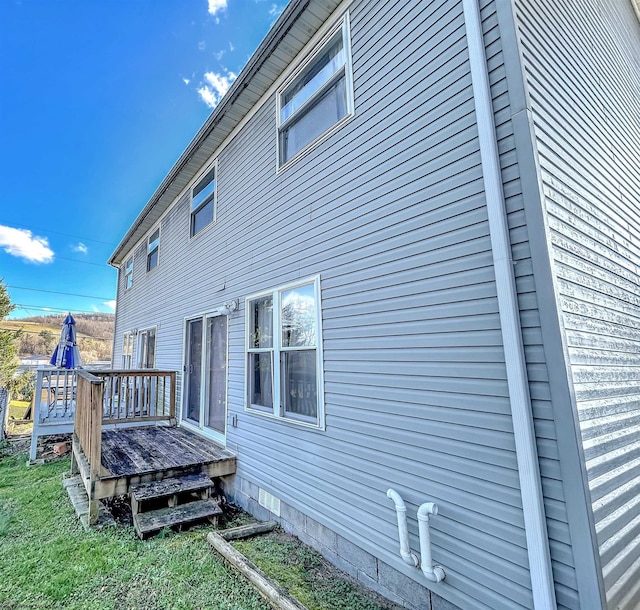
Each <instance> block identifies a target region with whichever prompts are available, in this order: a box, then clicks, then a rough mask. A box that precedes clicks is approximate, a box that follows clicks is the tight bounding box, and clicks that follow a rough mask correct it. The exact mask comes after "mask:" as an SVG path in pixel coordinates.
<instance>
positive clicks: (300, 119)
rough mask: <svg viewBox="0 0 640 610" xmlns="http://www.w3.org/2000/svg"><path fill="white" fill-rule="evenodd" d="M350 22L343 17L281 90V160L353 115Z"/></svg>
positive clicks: (279, 125)
mask: <svg viewBox="0 0 640 610" xmlns="http://www.w3.org/2000/svg"><path fill="white" fill-rule="evenodd" d="M350 57H351V56H350V50H349V22H348V19H347V17H346V16H345V18H344V19H343V20H342V22H341V23H340V25H339V26H337V27H336V28H335V29H334V30H333V32H332V33H331V34H330V36H329V38H328V40H326V42H324V43H323V44H322V46H321V47H320V49H318V50H317V51H316V52H315V54H314V55H313V56H311V58H310V59H309V60H308V61H306V62H305V63H304V64H303V65H302V67H301V68H300V70H298V71H297V72H296V73H295V74H294V75H293V78H292V79H291V80H290V81H289V82H288V83H287V84H286V85H285V86H284V88H283V89H281V90H280V92H279V93H278V109H279V110H278V137H279V141H278V149H279V163H280V165H283V164H285V163H286V162H287V161H289V159H291V158H292V157H294V156H295V155H296V154H298V153H299V152H300V151H301V150H302V149H303V148H305V147H306V146H307V145H308V144H311V143H312V142H314V141H315V140H316V139H318V138H319V137H320V136H321V135H323V134H324V133H326V132H327V131H328V130H329V129H330V128H331V127H333V126H334V125H335V124H336V123H338V122H339V121H341V120H342V119H343V118H345V117H346V116H348V115H350V114H353V86H352V75H351V59H350Z"/></svg>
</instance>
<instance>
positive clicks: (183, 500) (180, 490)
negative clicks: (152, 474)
mask: <svg viewBox="0 0 640 610" xmlns="http://www.w3.org/2000/svg"><path fill="white" fill-rule="evenodd" d="M212 487H213V483H212V481H211V479H210V478H209V477H208V476H207V475H206V474H204V473H200V474H187V475H183V476H179V477H174V478H167V479H162V480H160V481H153V482H151V483H142V484H140V485H136V486H135V487H133V488H132V490H131V512H132V514H133V525H134V527H135V529H136V532H137V533H138V536H140V538H145V537H147V536H149V535H151V534H153V533H155V532H159V531H160V530H162V529H163V528H165V527H180V526H182V525H186V524H189V523H193V522H194V521H201V520H203V519H209V521H211V522H212V523H213V524H214V525H216V524H217V520H218V516H219V515H221V514H222V510H221V508H220V506H219V505H218V503H217V502H216V501H215V500H214V499H212V498H211V488H212Z"/></svg>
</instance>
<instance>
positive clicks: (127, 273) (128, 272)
mask: <svg viewBox="0 0 640 610" xmlns="http://www.w3.org/2000/svg"><path fill="white" fill-rule="evenodd" d="M131 286H133V256H132V257H130V258H128V259H127V260H126V261H125V263H124V287H125V288H126V289H127V290H128V289H129V288H131Z"/></svg>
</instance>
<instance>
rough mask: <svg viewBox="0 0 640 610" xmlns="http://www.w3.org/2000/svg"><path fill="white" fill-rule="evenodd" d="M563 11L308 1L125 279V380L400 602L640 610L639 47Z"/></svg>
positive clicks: (192, 167)
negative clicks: (405, 553) (173, 411)
mask: <svg viewBox="0 0 640 610" xmlns="http://www.w3.org/2000/svg"><path fill="white" fill-rule="evenodd" d="M521 4H522V5H521ZM564 4H565V3H563V2H561V1H560V0H557V1H556V2H553V3H552V2H549V3H545V4H544V6H543V5H542V3H539V5H538V3H532V2H526V3H519V2H516V3H515V6H513V7H512V6H511V4H509V3H504V2H498V1H492V0H487V1H483V2H480V3H479V4H478V3H477V2H476V0H471V1H467V0H465V1H464V2H461V1H459V0H439V1H436V2H421V1H419V0H414V1H408V2H404V3H398V4H397V5H393V6H392V5H390V4H389V3H386V2H382V1H379V2H376V1H366V2H365V1H364V0H353V1H351V2H342V3H338V2H335V1H329V0H325V1H323V2H319V1H314V0H312V1H311V2H297V1H295V0H294V1H292V2H291V3H290V4H289V5H288V7H287V8H286V9H285V11H284V12H283V14H282V16H281V17H280V19H279V20H278V21H277V22H276V24H275V25H274V26H273V28H272V30H271V31H270V32H269V34H268V35H267V37H266V38H265V41H264V42H263V43H262V45H261V46H260V48H259V49H258V50H257V51H256V53H255V54H254V56H253V57H252V58H251V59H250V60H249V63H248V64H247V66H246V68H245V69H244V70H243V72H242V73H241V74H240V76H239V77H238V79H237V81H236V82H235V83H234V85H233V86H232V88H231V90H230V91H229V93H228V94H227V96H226V97H225V98H224V99H223V100H222V102H221V103H220V105H219V106H218V107H217V108H216V109H215V110H214V112H213V113H212V115H211V117H210V118H209V119H208V121H207V122H206V124H205V125H204V126H203V127H202V129H201V130H200V132H199V133H198V134H197V136H196V137H195V138H194V140H193V141H192V143H191V144H190V146H189V147H188V149H187V150H186V151H185V153H184V154H183V155H182V157H181V158H180V159H179V161H178V162H177V163H176V165H175V166H174V168H173V169H172V171H171V172H170V174H169V175H168V176H167V178H166V179H165V181H164V182H163V184H162V185H161V186H160V187H159V188H158V190H157V192H156V194H155V195H154V197H153V198H152V199H151V200H150V202H149V203H148V204H147V206H146V207H145V208H144V210H143V211H142V213H141V214H140V216H139V217H138V219H137V221H136V223H134V225H133V226H132V228H131V229H130V231H129V232H128V234H127V235H126V236H125V238H124V239H123V241H122V242H121V244H120V246H119V247H118V249H117V250H116V252H115V253H114V255H113V257H112V259H111V261H110V262H111V263H112V264H114V265H116V266H117V267H118V268H119V281H118V307H117V315H116V351H115V354H114V366H116V367H120V366H122V367H123V368H137V367H148V368H153V367H155V368H161V369H168V370H177V371H182V374H181V375H179V376H178V377H179V382H178V385H179V387H178V404H179V405H180V417H181V425H182V426H184V427H185V428H188V429H190V430H192V431H195V432H198V433H200V434H202V435H203V436H205V437H207V438H209V439H211V442H212V443H214V442H215V443H219V444H223V445H225V446H226V447H227V448H229V449H230V450H231V451H233V452H234V453H235V454H236V456H237V468H238V470H237V474H236V475H235V476H233V477H232V478H230V479H229V481H228V486H229V493H230V495H232V496H233V498H234V499H235V501H236V502H238V503H240V504H241V505H242V506H244V507H246V508H247V509H248V510H250V511H251V512H252V513H254V514H256V515H257V516H258V517H261V518H274V517H275V518H277V519H279V520H280V521H281V522H282V523H283V525H284V526H285V527H286V528H287V529H288V530H289V531H292V532H294V533H295V534H296V535H298V536H300V537H301V538H302V539H303V540H304V541H305V542H308V543H310V544H312V545H313V546H315V547H316V548H318V549H320V550H321V551H322V552H323V554H325V556H326V557H328V558H329V559H330V560H331V561H333V562H334V563H335V564H336V565H338V566H339V567H341V568H342V569H344V570H346V571H347V572H349V573H350V574H352V575H353V576H354V577H356V578H358V579H359V580H361V581H362V582H364V583H365V584H366V585H368V586H370V587H372V588H374V589H376V590H378V591H380V592H382V593H383V594H385V595H386V596H387V597H389V598H390V599H394V600H396V601H398V602H401V603H405V604H407V605H408V606H409V607H414V608H431V607H433V608H445V607H450V606H449V604H453V605H454V606H458V607H460V608H474V609H476V608H487V609H497V608H505V609H513V608H534V607H535V608H545V607H554V606H557V607H559V608H574V609H575V608H585V609H586V608H601V607H603V606H604V605H605V604H608V605H609V607H611V608H615V607H620V608H633V607H635V606H636V605H637V604H638V602H639V596H640V589H639V588H638V581H640V577H639V574H640V543H639V540H638V537H639V535H640V531H639V528H640V523H639V521H638V519H639V517H638V512H639V511H638V510H637V505H636V502H637V500H636V498H637V495H638V494H637V490H638V485H640V466H639V464H638V457H637V451H638V448H637V444H638V434H637V433H638V427H639V426H640V423H639V422H640V393H639V391H638V373H637V371H638V370H639V369H638V367H639V366H640V345H639V344H640V337H639V336H638V332H637V320H638V318H640V303H639V302H638V300H637V294H638V285H639V283H640V280H639V277H638V268H639V266H638V265H639V263H640V261H639V260H638V254H639V252H638V251H639V248H638V235H639V233H640V218H639V217H638V201H639V193H640V185H639V175H640V172H638V161H637V159H638V158H640V133H639V129H640V128H639V125H640V102H639V100H640V69H639V66H640V59H639V55H640V53H639V50H638V49H639V46H640V45H639V44H638V43H639V41H640V24H639V23H638V20H637V19H636V17H635V15H634V13H633V8H632V5H631V4H630V3H628V2H622V3H621V4H622V5H624V6H619V5H618V3H614V2H613V0H610V1H609V0H600V1H599V2H596V3H586V2H585V3H584V6H582V7H581V9H580V10H579V11H578V10H577V9H576V7H575V3H574V2H572V3H571V8H567V7H566V6H564ZM566 4H567V5H568V4H569V3H568V2H567V3H566ZM476 9H477V10H476ZM558 29H560V31H558ZM561 34H562V35H561ZM584 40H593V41H594V42H593V44H591V45H589V46H588V47H586V46H585V45H584V44H581V41H584ZM583 47H584V48H583ZM483 79H485V80H486V82H484V81H483ZM572 79H575V82H573V80H572ZM605 81H606V82H605ZM483 96H484V98H485V99H484V102H487V103H488V105H487V103H485V104H484V106H483ZM487 108H488V109H489V110H488V112H489V115H490V116H489V117H488V118H489V121H487V117H486V114H485V115H483V112H485V113H486V111H487ZM483 109H484V110H483ZM491 120H492V121H493V123H494V126H492V125H490V122H491ZM487 126H488V128H487ZM492 159H494V161H495V163H494V167H493V177H494V179H493V182H492V178H491V175H492V165H491V161H492ZM500 209H502V210H503V211H502V219H503V220H504V223H505V225H504V228H503V232H502V242H501V236H500V231H499V229H500V220H499V219H498V220H496V213H497V212H496V210H498V211H499V210H500ZM501 243H502V245H503V246H505V245H506V248H507V251H508V253H507V258H505V257H503V256H500V255H499V254H498V253H499V248H500V246H501ZM508 259H509V260H508ZM505 263H506V264H505ZM509 291H511V295H509ZM505 295H506V296H505ZM509 299H511V300H509ZM509 308H511V310H512V311H511V315H510V312H509ZM505 354H507V356H505ZM520 356H521V357H522V360H521V361H520V360H519V358H520ZM519 361H520V362H521V366H520V370H519V369H518V366H517V363H518V362H519ZM558 439H561V442H559V441H558ZM389 488H393V489H394V490H395V491H397V492H398V493H399V494H400V495H401V497H402V498H403V499H404V501H405V502H406V505H407V509H408V510H407V516H408V534H409V543H410V547H411V549H413V551H414V552H416V553H417V551H418V549H419V548H420V544H419V537H418V522H417V518H416V512H417V509H418V507H419V506H420V505H422V504H423V503H424V502H435V503H436V504H437V506H438V509H439V514H438V515H435V516H432V517H431V518H430V528H431V542H432V554H433V558H434V560H435V562H436V563H437V564H439V565H441V566H442V567H443V569H444V571H445V574H446V577H445V579H444V580H442V581H441V582H431V581H430V580H428V579H427V578H425V576H424V575H423V573H422V571H421V570H420V569H418V568H416V567H413V566H411V565H408V564H407V563H405V562H404V561H403V560H402V558H401V557H400V555H399V553H398V535H399V534H398V526H397V522H396V512H395V510H394V505H393V503H392V502H391V501H390V500H389V499H388V497H387V495H386V492H387V490H388V489H389ZM592 503H593V508H592ZM530 566H532V567H531V568H530ZM603 572H604V577H603Z"/></svg>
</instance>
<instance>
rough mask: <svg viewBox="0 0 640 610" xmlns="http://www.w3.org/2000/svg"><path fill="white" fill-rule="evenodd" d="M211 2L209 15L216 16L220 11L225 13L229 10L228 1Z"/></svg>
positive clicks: (213, 0) (217, 0)
mask: <svg viewBox="0 0 640 610" xmlns="http://www.w3.org/2000/svg"><path fill="white" fill-rule="evenodd" d="M208 2H209V15H215V14H216V13H219V12H220V11H224V10H225V9H226V8H227V0H208Z"/></svg>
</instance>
